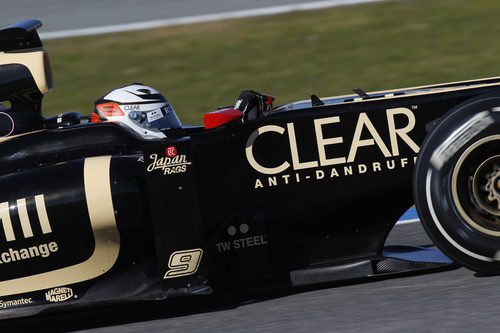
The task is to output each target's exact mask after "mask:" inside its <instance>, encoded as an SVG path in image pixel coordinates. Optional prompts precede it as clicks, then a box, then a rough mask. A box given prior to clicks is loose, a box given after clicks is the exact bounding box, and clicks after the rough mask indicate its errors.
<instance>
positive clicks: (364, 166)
mask: <svg viewBox="0 0 500 333" xmlns="http://www.w3.org/2000/svg"><path fill="white" fill-rule="evenodd" d="M40 25H41V23H40V22H39V21H36V20H31V21H24V22H20V23H17V24H14V25H11V26H7V27H5V28H3V29H0V102H2V101H3V102H7V106H5V107H3V108H1V109H0V166H1V168H0V224H1V226H0V317H9V316H21V315H29V314H34V313H39V312H41V311H49V310H50V309H51V308H57V309H60V308H61V305H62V304H64V305H65V306H66V305H67V307H71V305H77V304H78V305H79V304H84V303H89V304H96V303H98V302H110V301H115V302H128V301H138V300H156V299H164V298H168V297H170V296H179V295H199V294H209V293H214V292H230V291H232V290H241V289H245V288H256V287H259V288H260V287H266V286H268V287H273V286H282V285H289V286H298V285H307V284H314V283H324V282H330V281H338V280H346V279H353V278H365V277H370V276H377V275H384V274H385V275H388V274H395V273H399V272H408V271H412V270H422V269H429V268H443V267H446V266H447V265H450V264H451V261H450V260H449V259H447V258H446V257H444V256H443V258H442V259H440V260H433V261H430V262H427V260H426V258H427V257H429V256H427V255H426V254H428V253H429V251H430V252H432V251H437V250H433V249H430V248H425V249H412V251H413V253H414V254H415V253H416V254H417V258H415V259H414V260H413V259H410V258H409V257H408V256H401V255H400V254H401V249H399V250H398V251H399V252H398V251H391V249H387V248H385V249H384V242H385V239H386V237H387V235H388V233H389V232H390V231H391V229H392V227H393V226H394V224H395V223H396V221H397V220H398V218H399V217H400V216H401V215H402V214H403V213H404V212H405V211H406V210H407V209H408V208H409V207H411V206H412V205H413V201H414V199H413V195H412V179H413V170H414V169H415V164H416V163H417V164H418V165H421V167H420V169H418V171H417V173H416V179H415V184H416V187H415V188H416V190H415V196H416V197H417V204H418V207H419V209H421V210H422V211H423V217H424V221H423V223H424V225H426V228H427V229H428V231H429V232H430V234H431V237H432V238H433V239H435V241H436V242H437V245H438V246H439V247H440V248H442V249H443V250H444V251H445V252H446V254H448V255H449V256H450V257H451V258H453V259H455V260H457V261H458V262H459V263H462V264H465V265H468V267H471V268H473V269H477V270H480V271H489V272H498V271H500V269H497V268H496V266H495V265H489V266H488V265H487V266H481V265H477V264H476V263H475V262H474V261H473V262H472V263H470V261H469V259H467V257H466V255H467V254H468V253H469V252H473V254H477V255H478V256H481V258H482V257H488V256H489V257H491V261H488V262H489V263H492V262H493V263H495V261H496V260H497V259H496V258H497V257H495V255H496V253H495V254H493V255H491V254H489V253H486V254H485V253H484V251H486V252H487V251H489V250H488V249H486V250H485V249H482V248H481V245H480V244H476V243H473V241H470V239H467V242H469V243H464V242H463V241H462V240H461V239H459V237H458V236H456V235H455V234H453V233H452V232H451V231H449V230H454V228H455V226H453V221H450V220H446V221H445V222H442V224H439V222H438V223H435V219H438V221H442V220H440V216H442V215H443V213H442V212H441V210H443V208H440V211H438V212H436V211H434V210H430V209H428V208H425V207H428V205H427V206H426V202H424V201H423V199H422V198H426V200H430V201H432V202H434V206H435V205H436V202H435V198H434V197H433V196H432V193H431V195H428V193H429V192H432V190H430V189H429V188H427V187H425V186H427V185H422V183H421V182H424V183H425V181H426V180H425V177H424V178H421V174H423V175H425V176H427V173H426V172H425V170H426V169H425V168H426V167H427V166H426V161H427V160H426V158H427V157H428V158H429V160H430V161H431V162H432V163H434V164H432V166H433V167H434V168H436V170H437V171H433V172H434V175H436V174H437V173H438V172H439V170H448V169H447V168H451V169H450V170H452V171H450V172H451V176H450V178H449V179H451V180H453V179H458V180H456V181H455V183H452V185H450V186H451V189H454V190H450V191H451V192H450V193H451V194H450V200H451V203H450V204H451V205H453V203H454V202H458V203H459V204H460V205H461V207H463V209H462V211H461V212H459V214H461V216H465V217H464V220H466V222H464V223H467V225H468V226H472V227H473V229H474V227H475V229H474V231H473V232H474V233H475V235H477V237H478V239H481V233H483V234H485V235H487V236H484V238H487V237H489V238H488V239H491V238H492V237H493V240H492V242H493V243H491V244H490V243H488V244H487V245H488V246H490V247H491V245H492V244H494V242H495V241H497V240H495V239H494V237H498V235H497V233H498V232H500V231H498V230H500V227H498V226H497V225H496V215H495V214H496V212H497V211H498V206H500V194H498V195H497V192H498V193H500V187H499V186H498V184H499V183H500V181H498V179H500V176H498V175H499V174H500V172H497V170H496V169H495V168H498V166H497V164H496V161H497V160H498V159H499V158H498V156H497V153H496V152H497V151H498V144H497V145H495V144H493V143H494V142H495V140H496V142H497V143H498V138H497V137H496V136H495V135H498V134H493V133H490V134H491V135H490V134H488V136H487V138H488V139H483V137H484V135H483V134H482V133H483V132H484V131H491V129H492V128H493V127H494V126H498V125H497V124H498V119H497V118H498V117H497V116H496V113H495V112H497V110H496V109H495V107H496V106H495V105H496V104H495V103H496V99H495V100H494V101H495V102H494V103H493V102H492V103H493V104H491V103H490V104H484V110H482V109H481V111H484V112H486V113H487V114H482V115H481V116H477V115H476V113H475V112H471V111H470V105H471V103H472V105H476V104H474V103H475V102H474V101H477V99H478V98H479V99H480V100H482V98H483V97H480V96H491V94H496V93H495V92H497V91H499V90H500V78H491V79H483V80H475V81H468V82H458V83H449V84H442V85H434V86H424V87H417V88H408V89H398V90H393V91H385V92H374V93H365V92H363V91H361V90H357V91H356V92H357V95H347V96H339V97H332V98H323V99H320V98H318V97H317V96H314V95H313V96H312V97H311V100H306V101H301V102H296V103H291V104H286V105H283V106H280V107H277V108H273V107H272V105H271V102H272V100H273V98H271V97H269V96H266V95H259V96H264V97H265V98H261V99H262V101H264V102H265V103H264V104H262V103H261V104H262V105H263V106H265V110H260V111H261V112H259V110H253V113H252V116H251V117H248V115H247V116H245V112H247V111H248V112H250V111H251V110H246V109H248V107H245V110H242V111H240V110H236V109H238V106H240V105H251V104H250V103H246V104H245V103H243V102H244V101H243V102H242V101H238V103H237V105H238V106H237V107H236V109H231V110H229V111H230V114H231V115H232V116H231V117H234V115H235V114H236V115H238V112H239V113H241V117H234V118H231V117H229V118H228V114H229V113H227V112H226V111H224V110H221V111H217V112H216V113H215V114H212V116H213V117H212V118H211V119H214V118H215V119H219V118H220V119H223V121H222V120H221V121H220V124H218V125H217V121H216V122H215V125H214V122H212V123H211V124H210V126H206V127H201V126H200V127H184V128H182V129H179V128H177V129H175V130H169V131H166V132H165V136H166V138H165V139H161V140H160V139H154V140H145V139H144V138H141V137H140V136H138V135H136V134H135V133H134V132H133V131H130V130H129V129H127V127H126V126H123V125H120V124H118V123H112V122H99V123H92V122H88V121H87V120H88V119H86V118H85V117H80V115H79V114H76V113H67V114H61V115H58V116H56V117H52V118H46V117H44V116H43V115H42V113H41V100H42V97H43V95H44V94H46V93H47V92H48V91H49V89H50V86H51V79H50V64H49V62H48V57H47V54H46V52H45V50H44V49H43V46H42V44H41V42H40V39H39V38H38V35H37V32H36V29H37V28H39V27H40ZM247 93H248V92H247ZM252 93H255V92H252ZM255 94H257V93H255ZM485 94H486V95H485ZM488 94H489V95H488ZM247 95H248V94H247ZM245 96H246V95H245ZM478 96H479V97H478ZM494 96H496V95H494ZM251 97H252V96H251ZM267 101H269V103H267ZM471 101H472V102H471ZM464 103H465V104H464ZM481 103H482V102H481ZM257 104H258V103H257ZM257 104H256V105H257ZM499 104H500V103H499ZM476 106H477V105H476ZM481 106H483V104H481ZM256 107H258V105H257V106H256ZM463 107H465V108H467V110H469V111H467V112H465V113H460V114H461V115H462V116H461V118H459V119H458V120H457V124H458V125H455V124H454V123H453V121H454V118H453V117H452V116H450V115H446V116H445V114H447V112H449V110H452V111H450V112H454V111H453V110H462V109H461V108H463ZM475 108H476V107H475ZM460 112H462V111H460ZM476 116H477V117H479V118H477V119H476V118H474V119H475V120H470V118H471V117H476ZM443 117H444V118H443ZM228 119H229V120H228ZM441 119H451V120H450V121H447V123H446V124H447V125H446V126H448V127H446V130H444V129H443V127H444V125H443V121H441ZM464 124H465V125H464ZM457 126H458V127H457ZM460 126H462V127H460ZM495 128H496V127H495ZM438 130H439V132H438ZM429 132H430V133H438V134H431V137H432V138H434V139H428V141H427V143H426V144H425V147H433V148H432V149H438V151H439V152H440V153H439V155H433V153H432V151H433V150H429V149H431V148H425V151H426V153H425V154H421V153H420V149H421V146H422V142H423V141H424V139H425V138H426V137H428V133H429ZM443 133H445V134H443ZM446 133H448V134H446ZM457 133H458V134H457ZM464 133H465V134H464ZM488 133H489V132H488ZM496 133H498V132H496ZM450 137H451V139H450ZM436 138H438V139H436ZM475 138H480V140H482V141H481V142H480V143H477V144H475V143H474V142H475V141H474V139H475ZM447 140H448V141H447ZM450 140H451V141H450ZM442 142H448V143H445V144H444V146H443V143H442ZM450 142H451V143H450ZM492 142H493V143H492ZM469 143H470V144H469ZM483 143H484V144H485V145H483ZM464 145H465V146H464ZM436 147H437V148H436ZM464 147H465V148H464ZM467 147H469V148H467ZM470 147H473V148H470ZM476 148H477V149H479V148H480V149H481V150H477V152H481V154H479V153H476V152H474V153H473V155H470V156H469V155H467V156H465V157H460V156H462V155H460V154H461V152H463V151H464V150H467V149H469V150H471V149H472V150H474V149H476ZM483 153H484V154H486V155H487V156H488V158H487V160H484V161H483V162H484V163H483V162H481V160H480V158H481V156H482V154H483ZM457 154H458V155H457ZM471 154H472V153H471ZM454 156H458V157H456V159H457V160H459V161H460V165H464V166H467V167H468V169H467V170H459V171H456V172H454V171H453V165H452V166H449V167H448V164H449V163H451V162H453V161H455V160H454V158H455V157H454ZM469 157H474V159H471V158H469ZM436 161H437V162H436ZM450 161H451V162H450ZM431 162H430V163H431ZM436 163H437V164H436ZM436 165H438V166H443V165H444V167H442V168H437V167H436ZM498 165H500V162H499V163H498ZM474 168H476V169H477V170H480V171H477V172H476V171H475V169H474ZM444 177H445V178H446V175H445V176H444ZM461 177H466V178H467V177H469V178H470V177H472V179H475V183H474V182H472V183H471V184H472V185H473V186H476V185H475V184H478V185H477V190H476V191H475V192H474V193H476V194H475V196H472V199H470V197H468V196H467V193H468V192H467V191H469V190H470V188H471V187H470V186H469V185H468V184H467V180H465V181H464V180H462V178H461ZM475 177H476V178H475ZM488 177H489V178H488ZM469 178H467V179H469ZM446 179H448V178H446ZM433 181H434V178H431V179H430V180H428V181H427V183H425V184H431V183H432V182H433ZM483 182H484V185H482V184H483ZM472 185H471V186H472ZM421 186H424V187H423V188H422V189H420V187H421ZM436 186H437V185H436ZM486 187H488V188H487V189H486ZM442 191H444V192H446V191H447V188H444V189H442ZM466 192H467V193H466ZM422 193H424V194H422ZM426 193H427V194H426ZM436 193H437V192H436ZM446 193H447V192H446ZM437 194H439V193H437ZM422 195H423V197H422ZM446 195H447V194H446ZM497 196H498V200H497ZM453 200H455V201H453ZM468 200H476V201H477V202H479V203H482V204H483V206H484V212H482V211H477V209H476V208H475V207H476V206H477V205H474V202H476V201H474V202H469V201H468ZM481 200H482V201H481ZM431 206H432V205H431ZM472 209H476V211H474V212H472V213H471V212H469V211H468V210H472ZM440 214H441V215H440ZM488 214H489V215H488ZM466 217H468V219H469V220H473V222H472V223H471V222H470V221H469V220H467V219H466ZM479 217H480V218H479ZM441 219H442V218H441ZM474 221H476V222H474ZM456 223H459V222H456ZM474 223H475V224H474ZM442 225H445V227H443V226H442ZM443 230H444V231H443ZM485 230H486V232H485ZM497 243H498V241H497ZM463 250H465V251H463ZM398 253H399V254H398ZM419 255H420V256H419ZM489 257H488V258H489ZM498 257H500V255H499V256H498ZM434 258H436V256H434ZM476 259H477V258H476ZM478 260H479V259H478Z"/></svg>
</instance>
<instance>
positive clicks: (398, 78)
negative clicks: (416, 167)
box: [44, 0, 500, 123]
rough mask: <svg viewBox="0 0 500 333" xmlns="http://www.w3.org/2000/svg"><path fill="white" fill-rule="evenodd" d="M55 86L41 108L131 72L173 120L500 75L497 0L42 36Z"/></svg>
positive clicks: (77, 98)
mask: <svg viewBox="0 0 500 333" xmlns="http://www.w3.org/2000/svg"><path fill="white" fill-rule="evenodd" d="M46 46H47V48H48V49H49V53H50V55H51V61H52V67H53V72H54V80H55V86H54V90H53V93H51V94H50V95H49V96H47V97H46V100H45V104H44V112H45V113H46V114H55V113H60V112H65V111H70V110H76V111H79V112H82V113H89V112H90V111H91V109H92V107H93V101H94V100H95V99H97V98H98V97H100V96H101V95H103V94H104V93H105V92H107V91H109V90H111V89H113V88H115V87H119V86H121V85H125V84H127V83H130V82H133V81H139V82H144V83H146V84H148V85H151V86H153V87H155V88H157V89H158V90H160V91H162V92H163V93H164V94H165V95H166V96H167V98H168V99H169V100H170V102H171V103H172V104H173V106H174V108H175V109H176V111H177V113H178V115H179V116H180V118H181V120H183V121H184V122H187V123H201V114H202V113H203V112H206V111H211V110H213V109H214V108H215V107H217V106H221V105H229V104H233V103H234V102H235V99H236V97H237V96H238V94H239V92H240V90H242V89H254V90H260V91H263V92H267V93H270V94H273V95H275V96H277V103H278V104H280V103H285V102H290V101H293V100H298V99H305V98H308V96H309V95H310V94H311V93H315V94H317V95H319V96H329V95H334V94H339V93H342V94H343V93H348V92H349V91H350V89H351V88H357V87H360V88H363V89H365V90H375V89H376V90H378V89H385V88H397V87H402V86H411V85H421V84H430V83H438V82H446V81H455V80H463V79H473V78H479V77H485V76H496V75H500V3H499V2H498V0H475V1H470V0H440V1H435V0H420V1H417V0H402V1H388V2H381V3H373V4H365V5H357V6H349V7H339V8H332V9H328V10H319V11H309V12H298V13H290V14H284V15H278V16H267V17H257V18H249V19H242V20H228V21H221V22H214V23H204V24H196V25H188V26H178V27H167V28H162V29H155V30H150V31H139V32H127V33H119V34H110V35H102V36H93V37H81V38H73V39H62V40H54V41H47V42H46Z"/></svg>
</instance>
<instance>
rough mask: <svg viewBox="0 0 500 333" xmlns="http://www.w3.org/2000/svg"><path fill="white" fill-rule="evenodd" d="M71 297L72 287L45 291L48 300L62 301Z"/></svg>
mask: <svg viewBox="0 0 500 333" xmlns="http://www.w3.org/2000/svg"><path fill="white" fill-rule="evenodd" d="M72 297H73V289H71V288H69V287H57V288H52V289H50V290H49V291H47V292H46V293H45V299H46V300H47V301H48V302H64V301H67V300H68V299H70V298H72Z"/></svg>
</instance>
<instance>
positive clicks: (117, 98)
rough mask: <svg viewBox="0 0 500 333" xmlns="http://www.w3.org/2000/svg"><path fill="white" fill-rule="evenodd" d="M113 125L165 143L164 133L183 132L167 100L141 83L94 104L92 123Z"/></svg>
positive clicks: (120, 89)
mask: <svg viewBox="0 0 500 333" xmlns="http://www.w3.org/2000/svg"><path fill="white" fill-rule="evenodd" d="M105 120H108V121H114V122H118V123H120V124H122V125H125V126H126V127H127V128H129V129H131V130H132V131H134V132H135V133H137V134H138V135H139V136H141V137H142V138H144V139H146V140H154V139H163V138H165V137H166V135H165V133H164V131H166V130H171V129H179V128H181V127H182V126H181V123H180V121H179V119H178V118H177V115H176V114H175V111H174V109H173V108H172V106H171V105H170V103H169V102H168V101H167V99H166V98H165V97H164V96H163V95H162V94H161V93H160V92H159V91H157V90H156V89H153V88H151V87H148V86H146V85H144V84H142V83H132V84H131V85H128V86H125V87H121V88H118V89H115V90H113V91H111V92H109V93H108V94H106V95H105V96H104V97H101V98H99V99H98V100H97V101H95V108H94V111H93V112H92V115H91V118H90V121H91V122H95V123H97V122H101V121H105Z"/></svg>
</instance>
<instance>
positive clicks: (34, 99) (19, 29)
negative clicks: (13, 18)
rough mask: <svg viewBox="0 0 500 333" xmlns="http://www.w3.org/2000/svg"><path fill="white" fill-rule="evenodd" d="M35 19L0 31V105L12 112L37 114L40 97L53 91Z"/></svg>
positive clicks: (47, 59) (49, 70) (39, 23)
mask: <svg viewBox="0 0 500 333" xmlns="http://www.w3.org/2000/svg"><path fill="white" fill-rule="evenodd" d="M41 26H42V22H40V21H38V20H26V21H21V22H17V23H14V24H10V25H7V26H4V27H2V28H0V102H3V101H9V102H10V104H11V111H37V112H40V108H41V101H42V98H43V95H45V94H47V93H48V92H49V91H50V89H51V88H52V72H51V68H50V62H49V57H48V54H47V51H46V50H45V48H44V47H43V44H42V42H41V40H40V37H39V36H38V32H37V29H38V28H40V27H41Z"/></svg>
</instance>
